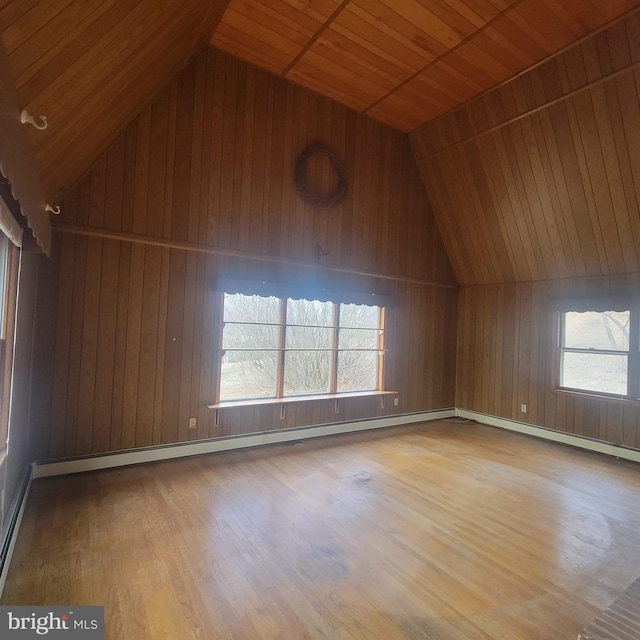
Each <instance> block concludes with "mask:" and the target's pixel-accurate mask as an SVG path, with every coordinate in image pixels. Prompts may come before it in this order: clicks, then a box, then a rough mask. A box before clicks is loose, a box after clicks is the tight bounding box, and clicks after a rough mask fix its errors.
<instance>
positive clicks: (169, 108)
mask: <svg viewBox="0 0 640 640" xmlns="http://www.w3.org/2000/svg"><path fill="white" fill-rule="evenodd" d="M315 140H320V141H323V142H326V143H328V144H330V145H332V146H333V147H334V148H335V150H336V151H337V153H338V154H339V155H340V156H342V157H343V158H344V159H345V162H346V165H347V167H348V169H349V174H350V181H351V183H350V193H349V197H348V199H347V201H346V202H345V203H344V204H343V205H342V206H340V207H337V208H335V209H331V210H324V211H323V210H319V209H315V208H313V207H311V206H309V205H306V204H304V203H303V201H302V200H301V199H300V198H299V197H298V195H297V193H296V191H295V188H294V184H293V169H294V163H295V158H296V157H297V155H298V153H299V152H300V151H301V150H302V149H303V148H304V147H305V146H306V145H307V144H309V143H310V142H313V141H315ZM311 175H312V178H313V179H314V180H317V181H318V183H319V184H324V185H325V186H326V185H328V184H329V183H330V177H331V176H330V172H329V171H328V170H327V167H324V166H323V165H322V164H320V163H318V165H317V166H316V165H312V166H311ZM62 209H63V214H62V219H61V225H62V228H61V229H60V230H59V231H58V232H56V233H55V235H54V256H53V259H52V261H51V263H50V265H49V266H48V267H43V268H42V269H41V277H40V280H39V293H38V294H39V298H40V300H41V302H42V304H41V307H40V312H39V317H38V327H37V335H38V336H39V340H40V344H39V352H40V353H42V354H45V356H44V359H43V362H42V371H43V374H44V375H43V381H42V390H41V394H40V395H41V401H40V402H39V403H38V407H37V408H36V410H35V413H36V415H34V416H33V422H34V425H35V428H36V431H37V433H38V437H37V438H36V440H35V441H34V442H35V446H34V451H33V457H34V458H36V459H46V458H59V457H64V456H75V455H83V454H89V453H99V452H105V451H115V450H120V449H128V448H133V447H143V446H148V445H155V444H161V443H172V442H183V441H187V440H193V439H200V438H207V437H215V436H221V435H231V434H239V433H249V432H255V431H263V430H267V429H278V428H283V427H292V426H298V425H310V424H319V423H326V422H335V421H342V420H354V419H359V418H367V417H373V416H376V415H380V414H389V413H394V412H395V413H397V412H410V411H420V410H426V409H433V408H442V407H450V406H453V401H454V385H455V379H454V378H455V374H454V368H455V318H456V304H457V298H456V296H457V292H456V289H455V281H454V278H453V275H452V270H451V267H450V264H449V261H448V259H447V256H446V253H445V250H444V247H443V244H442V241H441V238H440V235H439V232H438V230H437V227H436V225H435V222H434V220H433V217H432V215H431V213H430V210H429V207H428V204H427V199H426V196H425V193H424V190H423V186H422V184H421V181H420V178H419V174H418V171H417V167H416V166H415V161H414V159H413V156H412V153H411V149H410V146H409V143H408V140H407V139H406V136H404V135H403V134H400V133H398V132H395V131H393V130H391V129H389V128H387V127H385V126H384V125H381V124H379V123H376V122H374V121H372V120H370V119H368V118H366V117H364V116H360V115H357V114H356V113H354V112H352V111H350V110H348V109H347V108H345V107H342V106H340V105H338V104H336V103H334V102H332V101H331V100H329V99H326V98H322V97H320V96H318V95H316V94H313V93H311V92H309V91H307V90H305V89H302V88H299V87H295V86H294V85H292V84H290V83H288V82H287V81H284V80H281V79H278V78H275V77H273V76H271V75H270V74H268V73H266V72H263V71H260V70H258V69H256V68H254V67H251V66H249V65H247V64H245V63H242V62H240V61H238V60H236V59H234V58H232V57H230V56H228V55H226V54H223V53H220V52H218V51H216V50H214V49H210V50H208V51H207V52H205V53H204V54H203V55H201V56H200V57H199V58H198V59H197V60H196V61H195V62H194V63H193V64H192V65H191V66H190V67H189V68H188V69H187V70H186V71H185V72H184V73H183V74H182V75H180V76H179V77H178V78H177V79H176V80H175V81H174V82H172V83H171V84H170V85H169V86H168V87H167V88H166V89H165V90H164V91H163V92H162V93H161V94H160V95H159V96H158V98H157V99H156V100H155V101H154V103H153V104H152V105H151V106H150V107H149V108H147V109H146V110H145V111H144V112H142V113H141V114H140V116H139V117H138V118H137V119H136V120H135V121H134V122H133V123H132V124H131V126H130V127H129V128H128V129H127V131H126V132H125V133H124V134H123V135H122V136H121V137H120V138H118V140H116V141H115V143H114V144H113V146H112V147H111V148H110V149H109V150H108V152H107V153H105V154H104V155H103V156H102V157H101V158H100V159H99V160H98V161H97V162H96V164H95V165H94V166H93V167H92V169H91V170H90V171H89V172H88V173H87V174H86V175H85V176H84V178H82V179H81V180H80V181H79V183H78V184H76V185H75V186H74V187H73V188H72V189H71V190H69V191H68V192H67V194H66V195H65V198H64V202H63V203H62ZM65 227H66V231H65ZM71 227H73V229H74V230H75V233H69V230H70V228H71ZM83 229H84V230H87V229H89V230H91V232H92V233H95V232H100V231H101V230H102V231H105V232H109V233H114V234H115V235H114V236H113V237H111V238H104V237H95V236H93V235H87V233H85V232H83V231H82V230H83ZM78 230H80V232H79V233H78ZM125 234H127V235H126V237H125ZM132 238H133V239H135V240H137V241H136V242H131V241H130V240H131V239H132ZM158 241H167V242H179V243H183V245H180V247H179V248H176V247H173V248H172V247H169V246H165V247H163V246H156V245H155V244H149V242H154V243H155V242H158ZM318 245H320V246H321V247H322V250H323V251H324V252H328V255H326V256H324V257H323V258H322V259H321V261H319V259H318ZM203 248H215V249H219V250H229V251H234V252H240V253H242V254H246V255H247V256H262V257H269V258H275V259H278V258H280V259H283V260H295V261H298V262H300V263H305V264H309V265H311V267H310V268H309V269H310V273H313V269H318V270H320V271H322V270H323V269H324V268H325V266H329V267H340V268H348V269H352V270H354V271H357V272H361V273H362V274H367V273H377V274H387V275H389V276H394V277H397V278H399V280H397V281H396V280H388V279H382V280H381V282H383V283H384V286H385V287H386V288H387V289H388V290H390V292H391V293H392V294H393V296H394V305H393V308H392V309H391V311H390V313H389V314H388V330H389V340H388V346H389V348H390V355H389V358H388V368H387V387H388V388H392V389H394V390H397V391H399V392H400V405H399V407H397V408H395V407H392V406H389V405H390V404H392V403H390V402H387V407H386V408H385V409H384V410H382V409H381V408H380V399H379V398H363V399H353V400H349V401H347V400H346V399H345V400H343V401H342V402H341V408H340V414H335V413H334V403H333V402H328V401H324V402H322V401H318V402H306V403H296V404H295V406H291V407H288V408H287V416H286V418H285V420H280V413H279V407H271V406H267V407H247V408H238V409H225V410H223V411H222V412H221V419H220V422H219V424H218V425H216V424H215V423H214V415H213V412H211V411H210V410H208V409H207V408H206V404H207V403H210V402H211V401H212V399H213V385H214V382H215V381H214V377H213V376H214V371H215V368H214V340H215V335H214V322H213V319H214V317H215V315H216V309H215V300H216V297H215V295H214V294H213V292H212V282H213V280H214V278H215V276H216V274H218V273H220V272H221V271H225V272H228V271H229V270H232V271H235V272H237V271H239V270H241V271H243V272H244V273H248V274H251V273H253V275H255V276H258V277H265V274H268V272H269V271H270V269H275V270H277V271H278V272H279V273H280V274H281V276H283V274H284V276H283V277H286V276H287V273H289V274H290V275H293V274H299V273H300V272H301V271H302V269H301V268H297V267H292V266H287V264H281V265H276V266H275V267H274V266H273V265H272V266H271V267H269V263H268V262H264V261H252V260H249V259H248V258H247V259H238V258H235V259H230V258H228V257H224V256H220V255H214V254H211V253H207V252H206V251H203V250H202V249H203ZM340 277H341V278H342V279H343V280H344V281H346V282H347V283H349V286H351V285H354V284H357V283H358V282H359V281H366V282H369V281H370V280H371V279H370V278H369V279H367V278H365V277H364V276H360V275H356V276H349V275H344V274H343V275H341V276H340ZM422 281H436V282H439V283H444V284H445V285H449V286H448V287H438V286H430V285H427V284H423V283H422ZM190 417H197V419H198V420H197V424H198V428H197V429H195V430H191V431H190V430H189V429H188V424H189V418H190Z"/></svg>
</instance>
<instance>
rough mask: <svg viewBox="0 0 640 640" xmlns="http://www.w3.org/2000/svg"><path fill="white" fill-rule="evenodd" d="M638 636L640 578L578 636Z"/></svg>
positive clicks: (590, 639)
mask: <svg viewBox="0 0 640 640" xmlns="http://www.w3.org/2000/svg"><path fill="white" fill-rule="evenodd" d="M637 638H640V578H638V579H637V580H636V581H635V582H634V583H633V584H632V585H631V586H630V587H629V588H628V589H627V590H626V591H625V592H624V593H623V594H622V595H621V596H619V597H618V598H616V599H615V600H614V601H613V604H612V605H611V606H610V607H609V608H608V609H605V610H604V611H603V612H602V613H601V614H600V615H599V616H598V617H597V618H596V619H595V620H594V621H593V622H592V623H591V624H590V625H589V626H588V627H587V628H586V629H585V630H584V631H583V632H582V633H581V634H580V635H579V636H578V640H637Z"/></svg>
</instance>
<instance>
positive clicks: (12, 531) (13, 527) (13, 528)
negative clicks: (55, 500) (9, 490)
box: [0, 467, 33, 597]
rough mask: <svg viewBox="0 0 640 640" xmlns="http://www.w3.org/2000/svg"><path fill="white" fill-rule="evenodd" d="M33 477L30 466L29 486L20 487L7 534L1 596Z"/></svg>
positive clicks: (0, 595)
mask: <svg viewBox="0 0 640 640" xmlns="http://www.w3.org/2000/svg"><path fill="white" fill-rule="evenodd" d="M22 477H24V476H22ZM32 479H33V467H30V468H29V471H28V479H27V480H26V482H27V488H26V489H24V491H23V490H22V487H24V484H23V485H22V486H21V487H20V490H19V491H20V493H19V497H18V500H19V501H20V502H19V504H16V505H15V508H14V511H13V514H14V515H13V516H12V517H13V518H14V522H12V523H11V524H10V528H9V530H8V534H7V535H8V536H9V541H8V542H9V546H8V547H7V553H6V555H5V557H4V562H3V563H2V571H1V572H0V597H2V592H3V591H4V583H5V582H6V581H7V574H8V573H9V567H10V565H11V558H12V556H13V550H14V548H15V546H16V542H17V540H18V532H19V531H20V524H21V523H22V516H23V515H24V508H25V507H26V505H27V499H28V498H29V491H30V490H31V481H32ZM20 496H21V497H20ZM16 511H17V515H16ZM3 543H4V540H3Z"/></svg>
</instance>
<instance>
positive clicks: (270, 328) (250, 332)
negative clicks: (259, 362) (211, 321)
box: [222, 324, 280, 349]
mask: <svg viewBox="0 0 640 640" xmlns="http://www.w3.org/2000/svg"><path fill="white" fill-rule="evenodd" d="M279 331H280V329H279V327H276V326H274V325H271V324H225V325H224V329H223V332H222V348H223V349H277V348H278V334H279Z"/></svg>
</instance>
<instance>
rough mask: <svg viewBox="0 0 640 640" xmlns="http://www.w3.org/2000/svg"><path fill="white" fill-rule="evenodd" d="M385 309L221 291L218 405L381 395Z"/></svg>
mask: <svg viewBox="0 0 640 640" xmlns="http://www.w3.org/2000/svg"><path fill="white" fill-rule="evenodd" d="M384 351H385V350H384V309H383V308H381V307H377V306H369V305H364V304H345V303H334V302H321V301H318V300H304V299H292V298H287V299H284V298H276V297H263V296H258V295H244V294H241V293H235V294H228V293H225V294H224V306H223V331H222V348H221V364H220V376H219V389H218V399H217V401H218V402H224V401H232V400H240V399H255V398H285V397H290V396H302V395H325V394H336V393H348V392H360V391H376V390H382V371H383V358H384Z"/></svg>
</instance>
